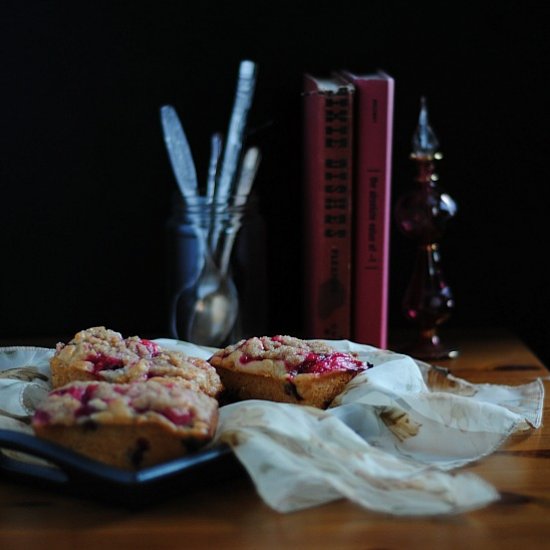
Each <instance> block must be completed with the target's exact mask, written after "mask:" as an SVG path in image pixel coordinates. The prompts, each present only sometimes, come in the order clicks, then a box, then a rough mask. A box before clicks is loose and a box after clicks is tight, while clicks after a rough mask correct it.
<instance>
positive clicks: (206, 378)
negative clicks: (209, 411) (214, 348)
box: [51, 327, 221, 396]
mask: <svg viewBox="0 0 550 550" xmlns="http://www.w3.org/2000/svg"><path fill="white" fill-rule="evenodd" d="M51 364H52V370H53V366H54V364H55V367H56V368H61V369H62V368H66V367H69V366H71V365H72V366H73V367H75V368H78V369H81V370H83V371H85V372H86V373H88V374H90V375H91V376H92V377H93V378H95V379H97V380H103V381H107V382H112V383H129V382H139V381H146V380H148V379H150V378H155V377H176V378H181V379H185V380H189V381H192V382H193V383H194V384H196V385H197V387H198V389H200V390H201V391H204V392H205V393H207V394H208V395H212V396H215V395H216V394H217V393H219V391H220V390H221V382H220V378H219V376H218V374H217V373H216V371H215V369H214V368H213V367H212V366H211V365H210V364H209V363H208V362H206V361H204V360H202V359H199V358H197V357H189V356H187V355H186V354H184V353H182V352H179V351H170V350H165V349H163V348H161V347H160V346H159V345H158V344H156V343H155V342H152V341H151V340H146V339H142V338H139V337H138V336H131V337H129V338H123V337H122V335H121V334H120V333H118V332H115V331H113V330H110V329H106V328H105V327H92V328H89V329H86V330H82V331H80V332H78V333H77V334H76V335H75V336H74V338H73V339H72V340H71V341H70V342H68V343H67V344H64V343H59V344H57V346H56V352H55V355H54V357H53V358H52V361H51ZM54 374H55V373H54ZM54 379H55V377H54Z"/></svg>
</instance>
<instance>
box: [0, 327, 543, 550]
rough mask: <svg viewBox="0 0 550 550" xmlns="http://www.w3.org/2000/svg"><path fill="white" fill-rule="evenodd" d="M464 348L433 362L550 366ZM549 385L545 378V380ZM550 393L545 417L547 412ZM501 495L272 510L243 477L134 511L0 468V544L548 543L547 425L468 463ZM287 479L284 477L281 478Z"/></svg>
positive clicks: (472, 370) (485, 369) (508, 351)
mask: <svg viewBox="0 0 550 550" xmlns="http://www.w3.org/2000/svg"><path fill="white" fill-rule="evenodd" d="M456 338H457V341H458V343H459V345H460V350H461V354H460V356H459V357H458V358H457V359H453V360H449V361H446V362H439V363H438V364H440V365H441V366H443V367H445V368H448V369H449V370H450V371H451V372H452V373H453V374H455V375H456V376H459V377H462V378H465V379H467V380H470V381H472V382H491V383H500V384H518V383H524V382H528V381H530V380H533V379H535V378H537V377H542V378H546V377H548V371H547V370H546V368H545V367H544V366H543V365H542V363H541V362H540V361H539V360H538V359H537V357H535V356H534V355H533V354H532V353H531V352H530V351H529V350H528V349H527V348H526V347H525V346H524V345H523V344H522V343H521V342H520V341H519V340H517V339H516V338H514V337H513V336H511V335H510V334H507V333H504V332H501V331H492V332H486V333H477V334H474V333H472V334H469V335H468V334H466V335H465V334H457V335H456ZM544 383H545V389H546V391H548V382H547V381H545V382H544ZM549 412H550V411H549V404H548V399H547V400H546V403H545V411H544V414H545V416H544V418H543V421H544V420H545V419H546V418H548V414H549ZM465 470H466V471H470V472H474V473H476V474H478V475H481V476H482V477H483V478H484V479H486V480H487V481H489V482H490V483H492V484H494V485H495V486H496V487H497V489H498V490H499V491H500V493H501V500H500V501H499V502H497V503H495V504H493V505H491V506H489V507H487V508H484V509H481V510H477V511H475V512H471V513H468V514H462V515H457V516H451V517H442V518H420V519H404V518H396V517H390V516H385V515H382V514H376V513H372V512H369V511H366V510H364V509H362V508H360V507H358V506H356V505H354V504H351V503H349V502H346V501H343V500H341V501H336V502H332V503H330V504H327V505H324V506H320V507H318V508H315V509H309V510H304V511H301V512H296V513H292V514H287V515H282V514H278V513H276V512H274V511H272V510H271V509H269V508H268V507H267V506H265V505H264V504H263V502H262V501H261V499H260V498H259V497H258V496H257V495H256V492H255V490H254V488H253V486H252V485H251V483H250V481H249V480H248V479H247V478H246V476H242V477H238V478H235V479H231V480H227V481H225V482H223V483H220V484H218V485H214V486H204V487H201V488H197V489H193V490H190V491H188V492H186V494H182V495H180V496H177V497H175V498H171V499H170V500H167V501H162V502H161V503H160V504H155V505H152V506H150V507H146V508H144V509H139V510H128V509H125V508H123V507H120V506H117V505H109V504H105V503H96V502H94V501H88V500H81V499H78V498H74V497H69V496H62V495H59V494H56V493H54V492H52V491H49V490H44V489H40V488H36V487H31V486H28V485H25V484H21V483H20V482H18V483H16V482H14V481H13V480H9V479H6V476H4V477H0V548H2V549H6V550H8V549H12V548H33V549H36V548H54V547H55V548H58V549H64V548H77V547H78V548H92V547H93V548H100V549H102V550H103V549H107V548H115V547H116V548H129V547H133V548H151V549H163V548H203V547H204V548H206V547H208V548H212V549H214V548H255V549H256V548H262V549H270V548H277V549H279V548H336V549H338V548H351V549H354V548H358V549H359V548H361V549H401V548H422V549H423V550H426V549H432V548H456V547H461V548H468V549H471V548H483V549H490V548H498V549H507V548H510V549H512V548H513V549H517V548H521V547H523V548H529V549H536V548H547V547H548V544H549V541H550V520H549V515H550V428H549V427H548V426H547V425H543V427H542V428H540V429H539V430H536V431H532V432H530V433H529V434H523V435H517V436H513V437H511V438H510V440H509V441H508V442H507V443H506V444H505V445H504V446H503V447H502V448H501V449H499V450H498V451H497V452H495V453H494V454H493V455H491V456H489V457H487V458H485V459H483V460H481V461H479V462H478V463H476V464H474V465H472V466H470V467H468V468H466V469H465ZM281 482H284V480H281Z"/></svg>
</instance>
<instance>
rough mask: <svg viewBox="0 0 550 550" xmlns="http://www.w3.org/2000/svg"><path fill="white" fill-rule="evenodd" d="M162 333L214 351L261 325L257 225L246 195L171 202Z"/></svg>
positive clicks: (261, 231) (262, 264)
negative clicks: (165, 326)
mask: <svg viewBox="0 0 550 550" xmlns="http://www.w3.org/2000/svg"><path fill="white" fill-rule="evenodd" d="M167 238H168V242H167V245H168V246H167V252H168V256H167V257H168V266H167V275H168V279H167V289H168V331H169V334H170V336H171V337H172V338H176V339H180V340H186V341H188V342H193V343H195V344H199V345H204V346H211V347H222V346H225V345H227V344H230V343H234V342H236V341H238V340H240V339H241V338H248V337H250V336H257V335H263V334H264V333H265V330H266V326H267V264H266V260H267V259H266V254H265V243H266V238H265V225H264V222H263V219H262V217H261V215H260V212H259V210H258V203H257V201H256V200H255V199H254V197H248V198H247V197H238V196H237V197H235V198H234V201H233V203H232V204H231V205H228V204H227V203H226V202H225V201H224V202H223V203H222V202H213V203H209V202H207V200H206V198H205V197H202V196H198V197H196V198H194V199H193V200H186V201H185V202H183V200H182V199H181V198H179V197H178V199H177V200H176V201H175V202H174V206H173V212H172V216H171V218H170V219H169V220H168V223H167Z"/></svg>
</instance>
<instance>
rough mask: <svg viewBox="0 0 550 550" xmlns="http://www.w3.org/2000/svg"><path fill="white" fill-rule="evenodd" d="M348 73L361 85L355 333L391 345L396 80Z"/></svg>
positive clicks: (365, 340) (372, 342)
mask: <svg viewBox="0 0 550 550" xmlns="http://www.w3.org/2000/svg"><path fill="white" fill-rule="evenodd" d="M347 76H348V78H350V79H351V81H352V82H353V83H354V85H355V87H356V90H357V92H356V93H357V98H356V103H357V120H356V123H357V134H356V149H355V152H356V157H355V182H354V187H355V193H356V194H355V203H354V206H355V215H354V221H355V268H354V313H353V323H354V327H353V338H354V340H356V341H357V342H361V343H366V344H370V345H373V346H376V347H379V348H386V347H387V340H388V294H389V256H390V218H391V211H390V201H391V163H392V129H393V99H394V80H393V79H392V78H391V77H389V76H387V75H385V74H382V73H380V74H375V75H366V76H357V75H349V73H348V74H347Z"/></svg>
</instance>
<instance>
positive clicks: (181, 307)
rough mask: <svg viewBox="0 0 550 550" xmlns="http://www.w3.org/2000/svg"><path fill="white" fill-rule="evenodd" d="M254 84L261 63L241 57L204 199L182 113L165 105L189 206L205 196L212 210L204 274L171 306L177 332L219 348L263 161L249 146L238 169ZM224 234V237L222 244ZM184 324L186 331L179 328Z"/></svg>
mask: <svg viewBox="0 0 550 550" xmlns="http://www.w3.org/2000/svg"><path fill="white" fill-rule="evenodd" d="M255 84H256V64H255V63H253V62H252V61H247V60H245V61H242V62H241V64H240V66H239V76H238V80H237V89H236V92H235V100H234V105H233V110H232V113H231V117H230V122H229V128H228V131H227V137H226V141H225V146H224V147H223V153H222V137H221V135H220V134H217V133H216V134H214V135H213V136H212V138H211V145H210V161H209V166H208V178H207V183H206V193H205V197H201V196H200V195H199V193H198V183H197V175H196V170H195V165H194V162H193V158H192V155H191V151H190V148H189V144H188V142H187V139H186V137H185V133H184V131H183V128H182V126H181V123H180V121H179V119H178V117H177V113H176V112H175V109H174V108H173V107H171V106H169V105H165V106H164V107H162V109H161V118H162V124H163V128H164V136H165V142H166V147H167V149H168V153H169V156H170V161H171V163H172V168H173V170H174V174H175V176H176V180H177V182H178V186H179V188H180V191H181V194H182V196H183V198H184V200H185V201H186V202H187V203H188V204H191V205H196V204H197V198H200V199H204V201H205V202H204V204H203V205H202V207H203V208H207V209H208V208H209V210H201V215H204V214H205V213H206V214H208V213H209V214H210V222H209V223H208V224H204V223H202V222H204V220H203V219H201V220H200V222H199V223H197V224H196V226H197V242H198V243H199V249H200V252H201V254H200V256H201V257H202V258H203V265H202V268H201V269H200V274H199V275H198V278H197V279H196V280H195V281H193V282H192V284H190V283H189V282H187V284H186V285H185V287H184V288H182V289H181V290H180V292H179V293H178V295H177V296H176V297H175V298H174V301H173V305H172V309H173V312H172V313H173V315H172V319H173V327H172V330H173V332H174V334H176V335H178V336H179V337H183V338H185V339H187V340H189V341H191V342H194V343H197V344H201V345H207V346H220V345H221V344H222V343H223V342H224V341H225V340H226V338H227V337H228V336H229V333H230V332H231V329H232V328H233V326H234V325H235V322H236V319H237V316H238V311H239V299H238V293H237V288H236V287H235V284H234V282H233V279H232V278H231V275H230V273H229V264H230V258H231V253H232V249H233V245H234V242H235V239H236V236H237V233H238V231H239V228H240V225H241V219H242V212H241V209H242V208H244V206H245V204H246V201H247V197H248V195H249V193H250V188H251V186H252V183H253V180H254V177H255V174H256V171H257V169H258V163H259V160H260V154H259V150H258V149H257V148H255V147H253V148H250V149H249V150H248V151H247V152H246V154H245V155H244V158H243V159H242V163H241V166H240V172H239V161H240V160H241V154H242V148H243V141H244V134H245V129H246V125H247V118H248V112H249V110H250V107H251V104H252V97H253V94H254V88H255ZM220 205H222V207H223V208H225V206H227V207H228V208H230V207H231V206H235V208H236V209H235V210H234V211H233V212H231V215H230V218H229V221H227V212H226V211H224V212H223V213H222V215H220V212H219V210H218V209H219V207H220ZM205 225H206V227H205ZM221 235H223V239H224V240H223V242H221V243H220V242H219V241H220V237H221ZM218 253H220V255H218ZM214 254H215V255H216V257H217V258H219V260H220V261H219V262H218V263H216V262H215V261H214V257H213V255H214ZM182 325H183V329H181V328H180V327H181V326H182ZM177 328H180V330H176V329H177Z"/></svg>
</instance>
